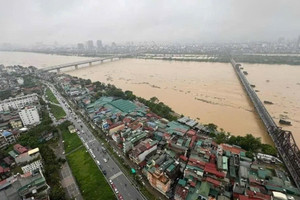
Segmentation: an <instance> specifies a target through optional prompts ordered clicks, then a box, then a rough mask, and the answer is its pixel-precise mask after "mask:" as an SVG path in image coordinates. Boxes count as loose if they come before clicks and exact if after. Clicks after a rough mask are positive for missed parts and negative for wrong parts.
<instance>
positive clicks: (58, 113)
mask: <svg viewBox="0 0 300 200" xmlns="http://www.w3.org/2000/svg"><path fill="white" fill-rule="evenodd" d="M49 108H50V111H51V113H52V114H53V115H54V117H55V119H56V120H60V119H61V118H63V117H65V116H66V113H65V111H64V109H62V108H61V107H60V106H57V105H53V104H49Z"/></svg>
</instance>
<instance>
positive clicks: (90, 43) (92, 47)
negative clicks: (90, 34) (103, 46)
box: [86, 40, 94, 51]
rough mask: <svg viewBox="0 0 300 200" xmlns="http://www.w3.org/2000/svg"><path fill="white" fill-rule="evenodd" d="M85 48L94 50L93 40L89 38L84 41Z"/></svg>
mask: <svg viewBox="0 0 300 200" xmlns="http://www.w3.org/2000/svg"><path fill="white" fill-rule="evenodd" d="M86 48H87V50H88V51H92V50H94V42H93V40H89V41H87V42H86Z"/></svg>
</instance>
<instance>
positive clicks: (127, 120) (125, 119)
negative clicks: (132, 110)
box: [123, 117, 131, 123]
mask: <svg viewBox="0 0 300 200" xmlns="http://www.w3.org/2000/svg"><path fill="white" fill-rule="evenodd" d="M123 122H124V123H130V122H131V119H130V118H129V117H125V118H124V119H123Z"/></svg>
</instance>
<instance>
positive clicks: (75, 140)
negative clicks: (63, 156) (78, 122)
mask: <svg viewBox="0 0 300 200" xmlns="http://www.w3.org/2000/svg"><path fill="white" fill-rule="evenodd" d="M62 137H63V140H64V141H65V142H64V147H65V152H66V153H69V152H70V151H72V150H74V149H76V148H77V147H79V146H80V145H82V143H81V140H80V139H79V137H78V136H77V134H76V133H70V132H69V130H68V129H67V128H64V129H63V130H62Z"/></svg>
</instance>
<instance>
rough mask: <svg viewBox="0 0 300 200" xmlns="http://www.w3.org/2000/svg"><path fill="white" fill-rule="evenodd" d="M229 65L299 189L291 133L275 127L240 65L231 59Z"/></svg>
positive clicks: (299, 154) (299, 158) (299, 160)
mask: <svg viewBox="0 0 300 200" xmlns="http://www.w3.org/2000/svg"><path fill="white" fill-rule="evenodd" d="M231 64H232V66H233V68H234V70H235V72H236V74H237V76H238V78H239V80H240V82H241V83H242V85H243V86H244V88H245V91H246V93H247V95H248V96H249V98H250V99H251V101H252V103H253V105H254V107H255V109H256V111H257V113H258V114H259V117H260V118H261V120H262V121H263V123H264V125H265V127H266V128H267V131H268V134H269V135H270V137H271V138H272V140H273V142H274V144H275V147H276V148H277V151H278V153H279V155H280V156H281V158H282V160H283V162H284V163H285V165H286V167H287V169H288V170H289V172H290V174H291V177H292V178H293V180H294V182H295V184H296V186H297V187H298V189H300V151H299V148H298V146H297V144H296V142H295V139H294V137H293V135H292V133H291V132H290V131H285V130H282V129H281V128H280V127H278V126H277V125H276V123H275V122H274V120H273V119H272V117H271V116H270V114H269V112H268V111H267V109H266V108H265V106H264V105H263V103H262V102H261V101H260V99H259V98H258V96H257V94H256V92H255V91H254V90H253V88H252V87H251V85H250V83H249V82H248V80H247V78H246V76H245V75H244V73H243V71H242V70H241V64H239V63H236V62H235V61H234V60H233V59H231Z"/></svg>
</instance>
